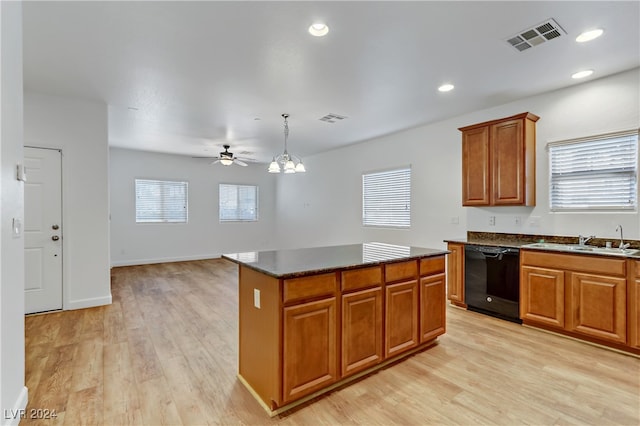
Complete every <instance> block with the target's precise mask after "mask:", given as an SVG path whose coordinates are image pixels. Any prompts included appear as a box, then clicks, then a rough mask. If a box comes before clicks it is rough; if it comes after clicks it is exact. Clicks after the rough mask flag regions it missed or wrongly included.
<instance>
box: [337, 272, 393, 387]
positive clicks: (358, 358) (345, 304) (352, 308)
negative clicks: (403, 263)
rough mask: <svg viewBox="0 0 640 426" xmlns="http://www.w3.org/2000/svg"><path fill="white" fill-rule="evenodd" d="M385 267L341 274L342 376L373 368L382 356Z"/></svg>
mask: <svg viewBox="0 0 640 426" xmlns="http://www.w3.org/2000/svg"><path fill="white" fill-rule="evenodd" d="M381 285H382V267H380V266H375V267H372V268H362V269H355V270H349V271H345V272H342V290H343V292H344V291H347V290H354V289H361V288H367V287H372V286H373V288H368V289H366V290H360V291H356V292H354V293H347V294H343V295H342V376H343V377H346V376H349V375H351V374H354V373H357V372H358V371H362V370H365V369H367V368H369V367H372V366H374V365H376V364H378V363H380V362H382V360H383V353H382V346H383V345H382V321H383V318H382V287H381Z"/></svg>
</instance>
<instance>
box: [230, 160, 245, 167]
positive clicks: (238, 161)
mask: <svg viewBox="0 0 640 426" xmlns="http://www.w3.org/2000/svg"><path fill="white" fill-rule="evenodd" d="M233 162H234V163H236V164H237V165H238V166H242V167H247V166H248V164H247V163H245V162H244V161H242V160H238V159H237V158H234V159H233Z"/></svg>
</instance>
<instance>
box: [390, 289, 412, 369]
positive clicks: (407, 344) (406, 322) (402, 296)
mask: <svg viewBox="0 0 640 426" xmlns="http://www.w3.org/2000/svg"><path fill="white" fill-rule="evenodd" d="M418 306H419V305H418V281H417V280H412V281H408V282H402V283H398V284H392V285H387V287H386V294H385V310H386V318H385V336H386V337H385V356H386V357H392V356H395V355H398V354H400V353H402V352H404V351H406V350H408V349H411V348H414V347H416V346H417V345H418Z"/></svg>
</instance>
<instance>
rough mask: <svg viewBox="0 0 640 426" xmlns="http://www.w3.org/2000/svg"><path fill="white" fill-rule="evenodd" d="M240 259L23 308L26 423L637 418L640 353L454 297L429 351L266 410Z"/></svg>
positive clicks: (127, 273) (157, 271)
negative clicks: (249, 349) (92, 297)
mask: <svg viewBox="0 0 640 426" xmlns="http://www.w3.org/2000/svg"><path fill="white" fill-rule="evenodd" d="M236 268H237V266H236V265H235V264H233V263H231V262H227V261H225V260H220V259H214V260H205V261H195V262H178V263H168V264H160V265H146V266H131V267H122V268H114V269H113V271H112V295H113V304H112V305H110V306H104V307H99V308H91V309H84V310H78V311H67V312H59V313H52V314H47V315H36V316H29V317H27V318H26V383H27V386H28V388H29V406H28V409H48V410H56V412H57V414H58V417H57V418H56V419H51V420H34V419H24V420H23V421H22V422H21V424H31V423H37V424H60V425H62V424H66V425H79V424H91V425H101V424H105V425H125V424H135V425H143V424H144V425H160V424H171V425H181V424H183V425H204V424H249V425H253V424H274V423H282V424H291V425H320V424H332V425H333V424H366V425H391V424H403V425H424V424H461V425H470V424H484V425H486V424H504V425H514V424H533V425H553V424H579V425H585V424H592V425H605V424H621V425H638V424H640V360H639V359H638V358H634V357H631V356H627V355H623V354H620V353H616V352H612V351H609V350H606V349H602V348H598V347H594V346H590V345H588V344H585V343H581V342H577V341H573V340H569V339H566V338H563V337H559V336H555V335H552V334H548V333H544V332H541V331H538V330H535V329H531V328H527V327H522V326H519V325H517V324H512V323H509V322H505V321H501V320H498V319H494V318H491V317H487V316H484V315H480V314H476V313H473V312H467V311H463V310H460V309H456V308H451V307H450V308H448V310H447V334H445V335H444V336H441V337H440V338H439V339H438V340H439V343H438V345H436V346H435V347H432V348H431V349H428V350H427V351H424V352H421V353H418V354H416V355H414V356H412V357H411V358H409V359H407V360H405V361H404V362H402V363H400V364H397V365H394V366H392V367H389V368H386V369H384V370H382V371H379V372H378V373H375V374H373V375H371V376H369V377H367V378H365V379H363V380H361V381H359V382H357V383H354V384H351V385H350V386H348V387H345V388H342V389H339V390H337V391H334V392H333V393H331V394H329V395H327V396H324V397H321V398H318V399H317V400H316V401H314V402H313V403H311V404H307V405H305V406H304V407H302V408H299V409H296V410H293V411H290V412H287V413H284V414H283V415H280V416H278V417H275V418H269V417H268V416H267V415H266V413H265V412H264V411H263V409H262V408H261V407H260V406H259V405H258V403H257V402H256V401H255V400H254V399H253V397H252V396H251V395H250V394H249V392H248V391H247V390H246V389H245V388H244V387H243V386H242V385H241V384H240V382H239V381H238V380H237V379H236V374H237V334H238V324H237V318H238V312H237V310H238V305H237V269H236Z"/></svg>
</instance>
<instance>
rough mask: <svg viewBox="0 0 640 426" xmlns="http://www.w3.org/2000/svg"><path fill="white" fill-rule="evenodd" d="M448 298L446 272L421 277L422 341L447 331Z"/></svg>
mask: <svg viewBox="0 0 640 426" xmlns="http://www.w3.org/2000/svg"><path fill="white" fill-rule="evenodd" d="M446 298H447V295H446V276H445V274H438V275H435V276H430V277H423V278H421V279H420V343H424V342H428V341H429V340H433V339H435V338H436V337H438V336H440V335H441V334H444V333H445V331H446V313H445V303H446V302H445V301H446Z"/></svg>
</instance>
